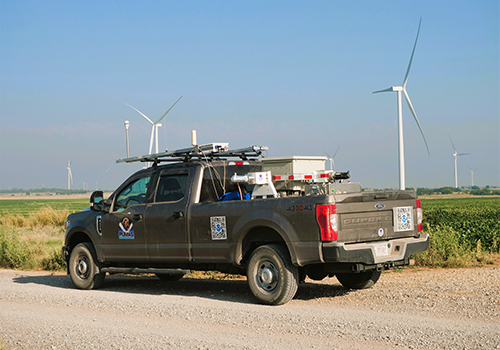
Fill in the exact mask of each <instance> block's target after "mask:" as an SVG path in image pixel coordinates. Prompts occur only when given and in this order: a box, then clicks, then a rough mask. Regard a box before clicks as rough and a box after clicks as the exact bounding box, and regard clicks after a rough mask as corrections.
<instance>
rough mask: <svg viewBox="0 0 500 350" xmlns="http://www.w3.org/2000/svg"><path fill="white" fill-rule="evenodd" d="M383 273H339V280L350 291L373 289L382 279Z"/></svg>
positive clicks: (371, 271)
mask: <svg viewBox="0 0 500 350" xmlns="http://www.w3.org/2000/svg"><path fill="white" fill-rule="evenodd" d="M381 273H382V272H380V271H377V270H370V271H365V272H360V273H337V274H335V276H337V279H338V280H339V282H340V283H341V284H342V285H343V286H344V287H346V288H349V289H367V288H370V287H373V285H374V284H375V283H377V281H378V279H379V278H380V274H381Z"/></svg>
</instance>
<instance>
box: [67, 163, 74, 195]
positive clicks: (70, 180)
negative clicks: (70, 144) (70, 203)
mask: <svg viewBox="0 0 500 350" xmlns="http://www.w3.org/2000/svg"><path fill="white" fill-rule="evenodd" d="M67 169H68V190H71V184H72V183H73V174H72V173H71V162H70V161H69V160H68V167H67Z"/></svg>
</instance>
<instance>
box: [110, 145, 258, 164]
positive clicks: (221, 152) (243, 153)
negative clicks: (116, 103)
mask: <svg viewBox="0 0 500 350" xmlns="http://www.w3.org/2000/svg"><path fill="white" fill-rule="evenodd" d="M267 150H268V147H267V146H250V147H246V148H239V149H234V150H230V149H229V144H228V143H209V144H206V145H200V146H193V147H189V148H183V149H178V150H174V151H165V152H160V153H155V154H146V155H143V156H139V157H131V158H120V159H118V160H117V161H116V162H117V163H133V162H153V163H154V164H158V163H160V162H172V161H185V162H187V161H190V160H191V159H192V158H198V159H202V160H205V159H207V160H214V159H221V158H225V157H238V158H241V159H242V160H247V159H248V157H258V156H260V155H261V154H262V152H263V151H267Z"/></svg>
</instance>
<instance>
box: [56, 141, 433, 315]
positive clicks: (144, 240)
mask: <svg viewBox="0 0 500 350" xmlns="http://www.w3.org/2000/svg"><path fill="white" fill-rule="evenodd" d="M266 149H267V147H260V146H252V147H249V148H243V149H238V150H229V148H228V145H227V144H209V145H204V146H194V147H192V148H186V149H182V150H176V151H170V152H163V153H158V154H152V155H147V156H142V157H135V158H127V159H120V160H118V161H117V162H134V161H142V162H153V166H151V167H150V168H147V169H143V170H140V171H138V172H136V173H135V174H133V175H132V176H130V177H129V178H128V179H127V180H126V181H125V182H124V183H123V184H122V185H121V186H120V187H118V189H116V191H115V192H114V193H113V194H112V195H111V196H110V197H109V198H108V199H106V200H104V198H103V194H102V192H100V191H96V192H94V193H93V194H92V196H91V200H90V202H91V203H90V208H87V209H85V210H83V211H81V212H78V213H74V214H71V215H69V216H68V219H67V221H66V235H65V244H64V246H63V248H62V254H63V257H64V259H65V261H66V262H67V266H68V273H69V275H70V276H71V279H72V281H73V283H74V284H75V286H76V287H77V288H81V289H92V288H98V287H100V286H101V285H102V284H103V282H104V278H105V276H106V274H107V273H120V272H122V273H154V274H156V275H157V276H158V277H159V278H160V279H162V280H165V281H175V280H178V279H180V278H182V277H183V276H184V275H185V274H186V273H188V272H189V271H190V270H205V271H207V270H216V271H221V272H225V273H235V274H242V275H246V276H247V281H248V284H249V287H250V289H251V291H252V293H253V294H254V295H255V297H256V298H257V300H258V301H259V302H261V303H264V304H271V305H278V304H284V303H286V302H287V301H289V300H290V299H292V298H293V297H294V295H295V293H296V291H297V289H298V286H299V284H300V283H301V282H303V281H304V280H305V278H306V276H307V277H309V278H311V279H313V280H322V279H323V278H325V277H333V276H336V277H337V279H338V280H339V281H340V283H341V284H342V285H343V286H345V287H346V288H352V289H363V288H369V287H371V286H373V284H375V283H376V282H377V280H378V279H379V277H380V274H381V272H382V271H383V270H386V269H391V268H394V267H396V266H404V265H409V263H410V256H411V255H413V254H416V253H419V252H422V251H424V250H426V249H427V247H428V244H429V236H428V234H426V233H423V232H422V209H421V206H420V201H419V200H418V199H417V197H416V193H415V191H401V190H394V191H362V190H361V185H360V184H359V183H350V182H346V180H348V179H349V177H350V174H349V172H335V171H332V170H325V165H324V164H325V159H326V158H325V157H286V158H260V156H261V153H262V151H263V150H266ZM165 162H166V163H167V164H164V163H165Z"/></svg>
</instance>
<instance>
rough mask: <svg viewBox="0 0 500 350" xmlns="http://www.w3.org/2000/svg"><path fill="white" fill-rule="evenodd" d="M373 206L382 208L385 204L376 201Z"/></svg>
mask: <svg viewBox="0 0 500 350" xmlns="http://www.w3.org/2000/svg"><path fill="white" fill-rule="evenodd" d="M375 208H377V209H384V208H385V205H384V203H377V204H375Z"/></svg>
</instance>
